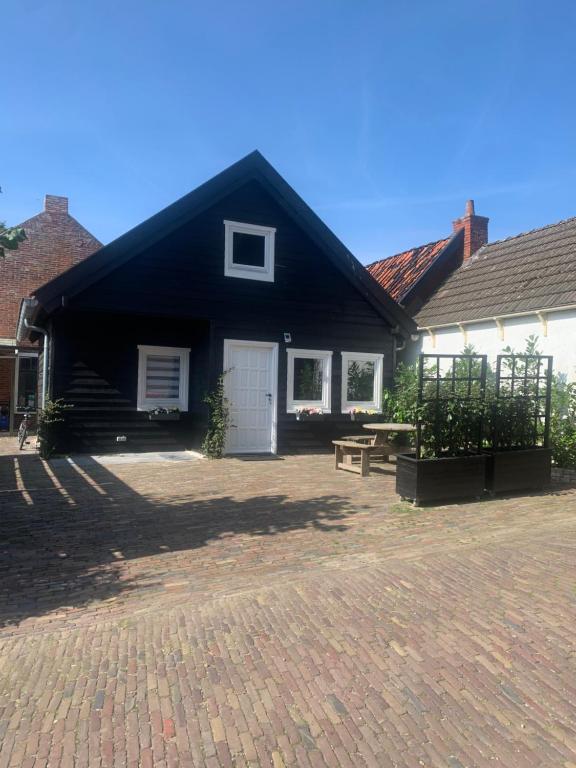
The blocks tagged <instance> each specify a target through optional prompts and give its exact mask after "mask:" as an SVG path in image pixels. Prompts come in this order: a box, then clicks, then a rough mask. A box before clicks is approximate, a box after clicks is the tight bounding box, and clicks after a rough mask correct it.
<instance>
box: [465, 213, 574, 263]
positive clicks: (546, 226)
mask: <svg viewBox="0 0 576 768" xmlns="http://www.w3.org/2000/svg"><path fill="white" fill-rule="evenodd" d="M569 221H576V216H569V217H568V218H567V219H560V221H555V222H554V223H553V224H544V225H543V226H542V227H534V229H527V230H526V232H519V233H518V234H517V235H509V236H508V237H502V238H500V240H492V241H491V242H490V243H486V244H485V245H483V246H482V248H480V249H479V250H478V251H476V253H475V254H474V255H475V256H476V255H477V254H478V253H480V251H482V250H484V248H489V247H490V246H491V245H497V244H498V243H507V242H508V241H509V240H515V239H516V238H517V237H525V236H526V235H532V234H533V233H534V232H542V231H543V230H545V229H552V227H558V226H560V224H567V223H568V222H569Z"/></svg>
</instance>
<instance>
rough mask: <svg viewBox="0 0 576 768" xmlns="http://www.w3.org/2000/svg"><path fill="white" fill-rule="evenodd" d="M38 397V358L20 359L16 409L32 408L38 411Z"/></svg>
mask: <svg viewBox="0 0 576 768" xmlns="http://www.w3.org/2000/svg"><path fill="white" fill-rule="evenodd" d="M37 395H38V358H37V357H19V358H18V392H17V395H16V407H17V408H18V410H22V409H24V408H31V409H32V410H36V407H37Z"/></svg>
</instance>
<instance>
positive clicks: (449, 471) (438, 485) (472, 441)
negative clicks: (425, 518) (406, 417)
mask: <svg viewBox="0 0 576 768" xmlns="http://www.w3.org/2000/svg"><path fill="white" fill-rule="evenodd" d="M428 357H432V358H434V359H435V362H434V363H432V364H430V365H428V362H427V360H426V358H428ZM440 358H442V361H441V360H440ZM445 359H446V360H445ZM445 361H447V362H448V363H449V365H448V366H444V367H443V366H442V363H444V362H445ZM486 368H487V363H486V356H485V355H481V356H480V355H432V356H427V355H420V364H419V381H418V405H417V408H416V409H415V414H414V415H415V416H416V424H417V432H416V450H415V452H414V453H406V454H399V455H398V456H397V457H396V492H397V493H398V494H399V495H400V496H402V497H403V498H406V499H412V500H413V501H414V503H415V504H421V503H427V502H443V501H451V500H455V499H461V498H474V497H480V496H482V494H483V493H484V485H485V466H486V455H485V454H483V452H482V428H483V419H484V411H485V404H484V393H485V383H486Z"/></svg>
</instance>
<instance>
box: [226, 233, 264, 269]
mask: <svg viewBox="0 0 576 768" xmlns="http://www.w3.org/2000/svg"><path fill="white" fill-rule="evenodd" d="M233 238H234V239H233V241H232V261H233V262H234V264H243V265H244V266H247V267H264V266H266V264H265V254H264V249H265V245H266V243H265V238H264V237H263V236H262V235H247V234H246V233H245V232H234V233H233Z"/></svg>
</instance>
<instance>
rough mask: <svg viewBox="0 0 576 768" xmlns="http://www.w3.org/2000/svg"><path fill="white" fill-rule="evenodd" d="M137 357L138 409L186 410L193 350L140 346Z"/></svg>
mask: <svg viewBox="0 0 576 768" xmlns="http://www.w3.org/2000/svg"><path fill="white" fill-rule="evenodd" d="M138 354H139V359H138V409H139V410H150V409H151V408H159V407H160V408H178V409H179V410H181V411H187V410H188V367H189V357H190V350H189V349H183V348H180V347H150V346H144V345H140V346H139V347H138Z"/></svg>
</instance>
